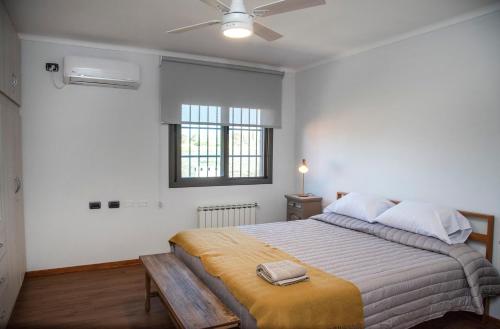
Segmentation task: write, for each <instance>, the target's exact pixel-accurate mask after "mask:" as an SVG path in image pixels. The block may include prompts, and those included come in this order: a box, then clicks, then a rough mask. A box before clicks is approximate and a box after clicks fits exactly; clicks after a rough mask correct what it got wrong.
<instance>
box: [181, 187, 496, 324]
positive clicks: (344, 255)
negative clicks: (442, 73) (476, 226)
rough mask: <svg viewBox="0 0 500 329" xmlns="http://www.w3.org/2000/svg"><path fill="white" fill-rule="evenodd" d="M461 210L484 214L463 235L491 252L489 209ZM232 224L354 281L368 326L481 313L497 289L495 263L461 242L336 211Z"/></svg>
mask: <svg viewBox="0 0 500 329" xmlns="http://www.w3.org/2000/svg"><path fill="white" fill-rule="evenodd" d="M343 195H344V194H342V193H339V195H338V196H339V197H342V196H343ZM463 213H465V214H466V215H468V216H469V217H474V218H478V219H480V220H484V221H486V223H487V225H486V233H485V234H483V233H474V234H473V235H471V237H470V239H471V240H473V241H475V242H478V243H481V244H484V245H485V247H486V257H487V258H489V259H490V260H491V251H492V250H491V249H492V235H493V217H492V216H489V215H482V214H475V213H470V212H463ZM238 229H239V230H240V231H242V232H243V233H246V234H248V235H250V236H252V237H255V238H256V239H258V240H260V241H263V242H265V243H267V244H270V245H272V246H274V247H276V248H278V249H280V250H282V251H284V252H286V253H288V254H290V255H292V256H294V257H295V258H297V259H298V260H300V261H302V262H304V263H306V264H309V265H311V266H313V267H316V268H318V269H320V270H322V271H324V272H327V273H329V274H332V275H335V276H337V277H340V278H342V279H345V280H348V281H350V282H352V283H354V284H355V285H356V286H357V287H358V288H359V291H360V293H361V298H362V302H363V313H364V324H365V328H368V329H377V328H400V329H405V328H411V327H413V326H415V325H417V324H419V323H422V322H424V321H428V320H431V319H434V318H437V317H441V316H443V315H444V314H445V313H447V312H449V311H469V312H474V313H477V314H483V313H484V312H485V308H486V309H487V303H485V302H483V297H484V296H487V295H497V294H499V293H500V279H499V277H498V273H497V271H496V269H494V268H493V267H492V266H491V264H490V262H489V261H488V260H487V259H486V258H485V257H483V256H482V255H480V254H479V253H478V252H476V251H474V250H473V249H472V248H470V247H469V246H467V245H465V244H461V245H451V246H450V245H447V244H445V243H444V242H441V241H440V240H437V239H434V238H431V237H425V236H422V235H418V234H414V233H410V232H406V231H402V230H398V229H394V228H389V227H387V226H384V225H381V224H370V223H367V222H363V221H360V220H357V219H353V218H350V217H347V216H343V215H339V214H321V215H317V216H313V217H312V218H310V219H307V220H299V221H291V222H277V223H269V224H258V225H249V226H241V227H238ZM172 251H173V253H174V254H175V255H176V256H177V257H178V258H179V259H180V260H181V261H182V262H183V263H184V264H186V265H187V266H188V267H189V268H190V269H191V270H192V271H193V272H194V273H195V274H196V275H197V276H198V277H199V278H200V279H201V280H202V281H203V282H204V283H205V284H206V285H207V286H208V287H209V288H210V290H212V291H213V292H214V293H215V294H216V295H217V296H218V297H219V298H220V299H221V300H222V302H223V303H224V304H226V305H227V306H228V307H229V308H230V309H231V310H232V311H233V312H234V313H235V314H236V315H237V316H238V317H239V318H240V321H241V328H257V322H256V320H255V318H254V317H253V316H252V314H250V312H249V311H248V310H247V309H246V308H245V307H244V306H243V305H242V304H241V303H239V302H238V300H237V299H236V298H235V297H233V295H232V294H231V292H230V291H229V289H228V288H227V287H226V286H225V285H224V283H223V282H222V281H221V280H220V279H218V278H217V277H214V276H212V275H210V274H208V273H207V272H206V271H205V269H204V267H203V265H202V263H201V261H200V259H199V258H197V257H194V256H191V255H190V254H189V253H187V252H186V251H185V250H184V249H183V248H182V247H180V246H178V245H175V244H173V245H172Z"/></svg>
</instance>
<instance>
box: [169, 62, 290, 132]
mask: <svg viewBox="0 0 500 329" xmlns="http://www.w3.org/2000/svg"><path fill="white" fill-rule="evenodd" d="M282 79H283V72H279V71H271V70H261V69H257V68H256V69H254V68H249V67H245V66H236V65H227V64H218V63H210V62H202V61H194V60H185V59H179V58H172V57H163V58H162V64H161V97H162V111H161V120H162V122H163V123H170V124H180V123H203V124H220V125H251V126H260V127H268V128H280V127H281V92H282Z"/></svg>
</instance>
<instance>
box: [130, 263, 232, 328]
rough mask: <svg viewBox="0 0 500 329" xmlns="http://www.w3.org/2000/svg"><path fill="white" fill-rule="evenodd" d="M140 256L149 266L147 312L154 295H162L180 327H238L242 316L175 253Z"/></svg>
mask: <svg viewBox="0 0 500 329" xmlns="http://www.w3.org/2000/svg"><path fill="white" fill-rule="evenodd" d="M139 258H140V260H141V261H142V264H143V265H144V267H145V269H146V312H149V310H150V306H151V304H150V299H151V297H160V298H161V300H162V301H163V303H164V304H165V306H166V308H167V309H168V311H169V313H170V315H171V317H172V319H173V321H174V322H175V324H176V326H177V327H178V328H193V329H202V328H239V324H240V320H239V318H238V317H237V316H236V315H234V314H233V313H232V312H231V310H229V309H228V308H227V307H226V306H225V305H224V304H223V303H222V302H221V301H220V300H219V298H217V296H215V295H214V294H213V292H212V291H210V289H208V288H207V286H205V284H203V282H202V281H201V280H200V279H199V278H198V277H197V276H196V275H195V274H194V273H193V272H191V270H190V269H189V268H188V267H187V266H186V265H184V263H182V262H181V261H180V260H179V259H178V258H177V257H175V256H174V255H173V254H158V255H148V256H141V257H139ZM151 281H153V283H154V284H155V285H156V287H157V291H155V292H151Z"/></svg>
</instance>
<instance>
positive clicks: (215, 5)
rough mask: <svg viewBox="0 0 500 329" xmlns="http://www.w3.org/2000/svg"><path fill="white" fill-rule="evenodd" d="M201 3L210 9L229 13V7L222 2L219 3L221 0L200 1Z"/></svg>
mask: <svg viewBox="0 0 500 329" xmlns="http://www.w3.org/2000/svg"><path fill="white" fill-rule="evenodd" d="M200 1H201V2H203V3H206V4H207V5H209V6H210V7H213V8H215V9H217V10H218V11H220V12H223V13H227V12H229V6H228V5H226V4H225V3H224V2H222V1H219V0H200Z"/></svg>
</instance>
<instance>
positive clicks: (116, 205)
mask: <svg viewBox="0 0 500 329" xmlns="http://www.w3.org/2000/svg"><path fill="white" fill-rule="evenodd" d="M108 208H110V209H113V208H120V201H109V202H108Z"/></svg>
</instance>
